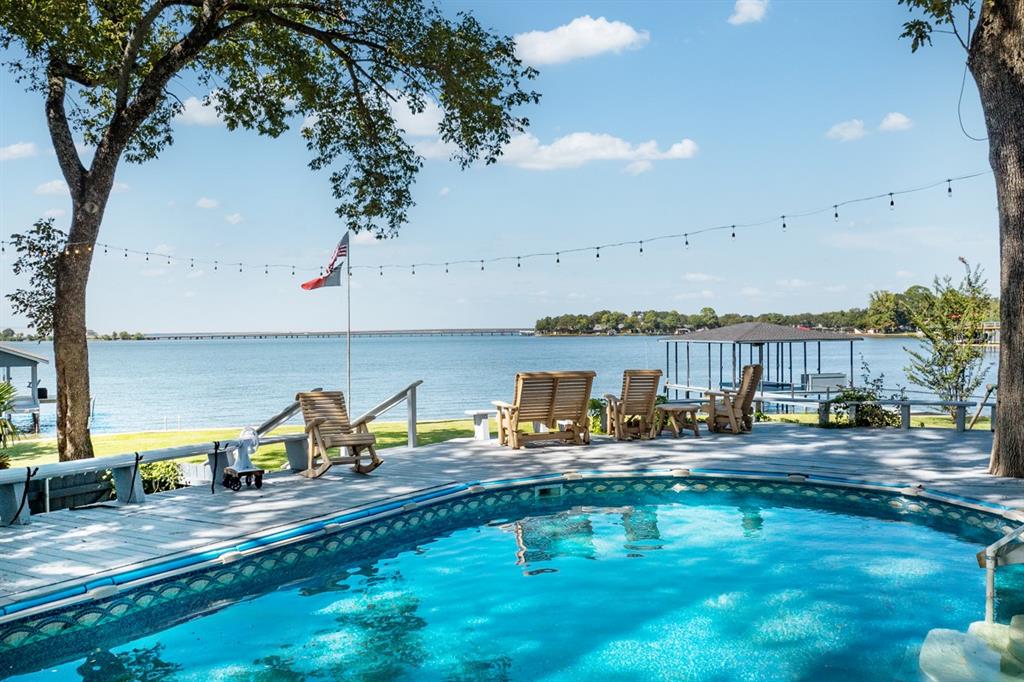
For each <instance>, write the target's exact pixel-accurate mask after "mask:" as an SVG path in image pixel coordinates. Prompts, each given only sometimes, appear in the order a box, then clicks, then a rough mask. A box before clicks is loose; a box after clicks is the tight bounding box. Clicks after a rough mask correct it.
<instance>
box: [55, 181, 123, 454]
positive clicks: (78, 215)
mask: <svg viewBox="0 0 1024 682" xmlns="http://www.w3.org/2000/svg"><path fill="white" fill-rule="evenodd" d="M113 177H114V164H113V163H110V162H106V163H103V162H101V164H100V167H99V168H97V167H96V165H95V164H94V166H93V169H92V170H91V171H90V172H89V173H88V174H85V175H83V176H82V178H81V182H80V185H79V187H77V188H73V189H72V204H73V210H74V217H73V218H72V220H71V230H70V231H69V233H68V248H67V250H66V252H65V254H64V255H62V256H61V257H60V265H59V267H58V269H57V281H56V282H55V287H56V290H55V294H56V299H55V302H54V309H53V351H54V356H55V364H56V370H57V451H58V453H59V455H60V460H61V461H67V460H72V459H86V458H88V457H92V456H93V449H92V439H91V437H90V433H89V413H90V405H91V403H92V397H91V394H90V391H89V345H88V341H87V335H86V321H85V295H86V289H87V285H88V283H89V271H90V268H91V266H92V257H93V253H94V251H93V247H94V245H95V244H96V237H97V235H98V233H99V226H100V222H101V221H102V219H103V210H104V208H105V207H106V204H107V198H108V197H109V195H110V190H111V188H112V187H113Z"/></svg>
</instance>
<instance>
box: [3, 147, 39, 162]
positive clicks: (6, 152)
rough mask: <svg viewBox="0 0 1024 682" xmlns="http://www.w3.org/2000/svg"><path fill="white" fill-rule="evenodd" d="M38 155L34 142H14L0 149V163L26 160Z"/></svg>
mask: <svg viewBox="0 0 1024 682" xmlns="http://www.w3.org/2000/svg"><path fill="white" fill-rule="evenodd" d="M38 153H39V150H38V149H36V145H35V143H34V142H15V143H14V144H9V145H7V146H6V147H0V161H13V160H14V159H27V158H28V157H30V156H35V155H36V154H38Z"/></svg>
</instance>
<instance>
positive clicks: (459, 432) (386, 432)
mask: <svg viewBox="0 0 1024 682" xmlns="http://www.w3.org/2000/svg"><path fill="white" fill-rule="evenodd" d="M370 430H371V431H373V433H375V434H376V435H377V447H378V448H393V447H398V446H401V445H406V444H407V443H408V438H407V435H406V424H405V422H380V423H376V422H375V423H373V424H371V426H370ZM239 431H240V429H239V428H226V429H201V430H195V431H143V432H140V433H118V434H107V435H103V434H99V435H95V436H93V437H92V444H93V449H94V451H95V452H96V456H97V457H103V456H104V455H118V454H123V453H126V452H141V451H143V450H156V449H158V448H170V447H175V446H177V445H190V444H193V443H204V442H207V443H210V442H213V441H215V440H219V441H225V440H232V439H234V438H237V437H238V432H239ZM301 432H302V426H299V425H295V426H282V427H281V428H279V429H277V430H276V431H275V432H274V433H275V434H279V433H301ZM417 433H418V435H419V442H420V444H421V445H430V444H432V443H440V442H442V441H446V440H451V439H452V438H464V437H469V436H472V435H473V422H472V420H469V419H458V420H446V421H430V422H420V423H419V427H418V429H417ZM7 454H8V455H9V456H10V458H11V466H12V467H23V466H36V465H38V464H48V463H50V462H56V461H57V440H56V439H55V438H36V437H22V438H21V439H20V440H17V441H15V442H14V444H13V445H12V446H11V447H10V449H9V450H8V451H7ZM194 461H203V460H202V458H197V459H196V460H194ZM285 461H286V457H285V454H284V444H283V443H279V444H276V445H265V446H262V447H261V448H260V449H259V451H258V452H257V453H256V456H255V457H254V458H253V463H254V464H256V466H259V467H262V468H264V469H267V470H268V471H274V470H276V469H278V468H279V467H280V466H281V465H282V464H283V463H284V462H285Z"/></svg>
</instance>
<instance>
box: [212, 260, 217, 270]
mask: <svg viewBox="0 0 1024 682" xmlns="http://www.w3.org/2000/svg"><path fill="white" fill-rule="evenodd" d="M213 270H214V272H216V271H217V261H213Z"/></svg>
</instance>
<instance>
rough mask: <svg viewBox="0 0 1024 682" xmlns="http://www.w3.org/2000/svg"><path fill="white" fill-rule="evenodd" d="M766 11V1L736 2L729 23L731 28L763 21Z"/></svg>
mask: <svg viewBox="0 0 1024 682" xmlns="http://www.w3.org/2000/svg"><path fill="white" fill-rule="evenodd" d="M767 11H768V0H736V4H735V5H733V8H732V14H731V15H729V23H730V24H732V25H733V26H739V25H740V24H751V23H756V22H758V21H761V20H762V19H764V15H765V13H766V12H767Z"/></svg>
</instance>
